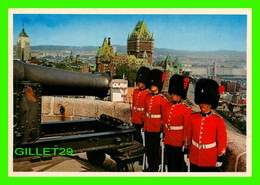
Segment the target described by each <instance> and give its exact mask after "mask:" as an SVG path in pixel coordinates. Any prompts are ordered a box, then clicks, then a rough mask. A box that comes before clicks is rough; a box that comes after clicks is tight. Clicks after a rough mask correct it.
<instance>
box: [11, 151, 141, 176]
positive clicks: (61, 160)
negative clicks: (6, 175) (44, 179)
mask: <svg viewBox="0 0 260 185" xmlns="http://www.w3.org/2000/svg"><path fill="white" fill-rule="evenodd" d="M118 170H119V169H118V168H117V165H116V163H115V161H113V160H112V159H111V158H110V156H109V155H106V159H105V161H104V163H103V164H102V165H100V166H97V165H93V164H91V163H89V162H88V160H87V157H86V153H79V154H75V155H73V156H71V157H61V156H57V157H53V158H52V159H51V160H46V161H39V162H29V161H23V162H15V163H14V172H105V171H107V172H117V171H118ZM130 171H135V172H141V171H142V166H140V165H139V164H138V162H135V163H134V165H133V166H130Z"/></svg>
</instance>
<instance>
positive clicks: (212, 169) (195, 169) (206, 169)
mask: <svg viewBox="0 0 260 185" xmlns="http://www.w3.org/2000/svg"><path fill="white" fill-rule="evenodd" d="M190 171H191V172H220V169H219V168H217V167H215V166H209V167H204V166H197V165H195V164H192V163H190Z"/></svg>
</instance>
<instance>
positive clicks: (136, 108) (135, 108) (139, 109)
mask: <svg viewBox="0 0 260 185" xmlns="http://www.w3.org/2000/svg"><path fill="white" fill-rule="evenodd" d="M134 110H138V111H143V110H144V108H140V107H134Z"/></svg>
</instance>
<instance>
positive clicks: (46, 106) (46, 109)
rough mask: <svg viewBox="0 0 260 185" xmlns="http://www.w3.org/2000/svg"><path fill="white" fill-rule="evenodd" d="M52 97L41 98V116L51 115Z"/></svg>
mask: <svg viewBox="0 0 260 185" xmlns="http://www.w3.org/2000/svg"><path fill="white" fill-rule="evenodd" d="M53 98H54V97H52V96H42V105H41V106H42V107H41V113H42V114H50V113H51V106H52V104H51V102H52V99H53Z"/></svg>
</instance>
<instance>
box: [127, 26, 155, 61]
mask: <svg viewBox="0 0 260 185" xmlns="http://www.w3.org/2000/svg"><path fill="white" fill-rule="evenodd" d="M145 52H146V55H147V56H148V58H147V59H148V61H149V63H150V65H152V56H153V52H154V39H153V35H151V34H150V32H149V30H148V28H147V27H146V25H145V22H144V21H141V22H140V21H139V22H138V23H137V24H136V26H135V28H134V30H133V32H132V33H131V34H130V35H129V36H128V38H127V54H128V55H135V57H136V58H137V59H141V58H142V57H143V56H144V53H145Z"/></svg>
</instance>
